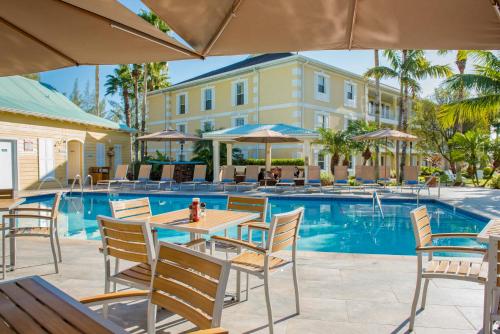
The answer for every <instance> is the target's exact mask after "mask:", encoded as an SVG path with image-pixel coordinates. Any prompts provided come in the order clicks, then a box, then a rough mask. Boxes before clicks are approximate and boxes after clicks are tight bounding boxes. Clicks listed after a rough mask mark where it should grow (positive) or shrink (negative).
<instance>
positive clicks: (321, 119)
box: [314, 112, 329, 129]
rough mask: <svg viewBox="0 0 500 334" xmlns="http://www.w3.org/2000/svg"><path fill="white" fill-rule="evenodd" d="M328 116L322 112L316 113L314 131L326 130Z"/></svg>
mask: <svg viewBox="0 0 500 334" xmlns="http://www.w3.org/2000/svg"><path fill="white" fill-rule="evenodd" d="M328 117H329V116H328V114H327V113H323V112H318V113H316V115H315V120H314V128H315V129H320V128H321V129H326V128H328V127H329V121H328Z"/></svg>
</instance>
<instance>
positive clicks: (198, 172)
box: [179, 165, 207, 190]
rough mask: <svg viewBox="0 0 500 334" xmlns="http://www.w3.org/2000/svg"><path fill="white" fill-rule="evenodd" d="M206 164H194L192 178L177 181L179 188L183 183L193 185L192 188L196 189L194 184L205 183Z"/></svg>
mask: <svg viewBox="0 0 500 334" xmlns="http://www.w3.org/2000/svg"><path fill="white" fill-rule="evenodd" d="M206 176H207V165H195V166H194V172H193V180H191V181H186V182H182V183H179V190H180V189H181V188H182V186H183V185H188V186H193V190H196V185H198V184H205V183H207V180H206Z"/></svg>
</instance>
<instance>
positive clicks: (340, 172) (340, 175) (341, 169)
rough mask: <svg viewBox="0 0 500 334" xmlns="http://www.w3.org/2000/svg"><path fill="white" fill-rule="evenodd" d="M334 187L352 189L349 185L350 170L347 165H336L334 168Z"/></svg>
mask: <svg viewBox="0 0 500 334" xmlns="http://www.w3.org/2000/svg"><path fill="white" fill-rule="evenodd" d="M333 173H334V175H333V177H334V180H333V188H335V187H339V186H340V187H347V189H350V186H349V171H348V169H347V166H335V167H334V168H333Z"/></svg>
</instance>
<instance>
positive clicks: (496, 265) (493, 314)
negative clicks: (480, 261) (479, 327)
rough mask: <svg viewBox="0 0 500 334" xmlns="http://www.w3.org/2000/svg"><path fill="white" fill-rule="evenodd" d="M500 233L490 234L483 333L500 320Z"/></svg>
mask: <svg viewBox="0 0 500 334" xmlns="http://www.w3.org/2000/svg"><path fill="white" fill-rule="evenodd" d="M499 251H500V235H490V237H489V242H488V256H487V258H488V274H487V277H488V279H487V282H486V287H485V291H484V313H483V314H484V319H483V327H484V328H483V333H488V334H489V333H492V332H493V325H494V323H495V322H496V321H500V279H499V276H500V258H499V256H498V252H499Z"/></svg>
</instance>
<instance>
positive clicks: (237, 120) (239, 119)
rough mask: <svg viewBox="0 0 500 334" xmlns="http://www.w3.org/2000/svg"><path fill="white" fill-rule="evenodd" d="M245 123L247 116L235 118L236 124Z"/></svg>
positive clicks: (241, 124)
mask: <svg viewBox="0 0 500 334" xmlns="http://www.w3.org/2000/svg"><path fill="white" fill-rule="evenodd" d="M243 125H245V118H244V117H236V118H235V119H234V126H243Z"/></svg>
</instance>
